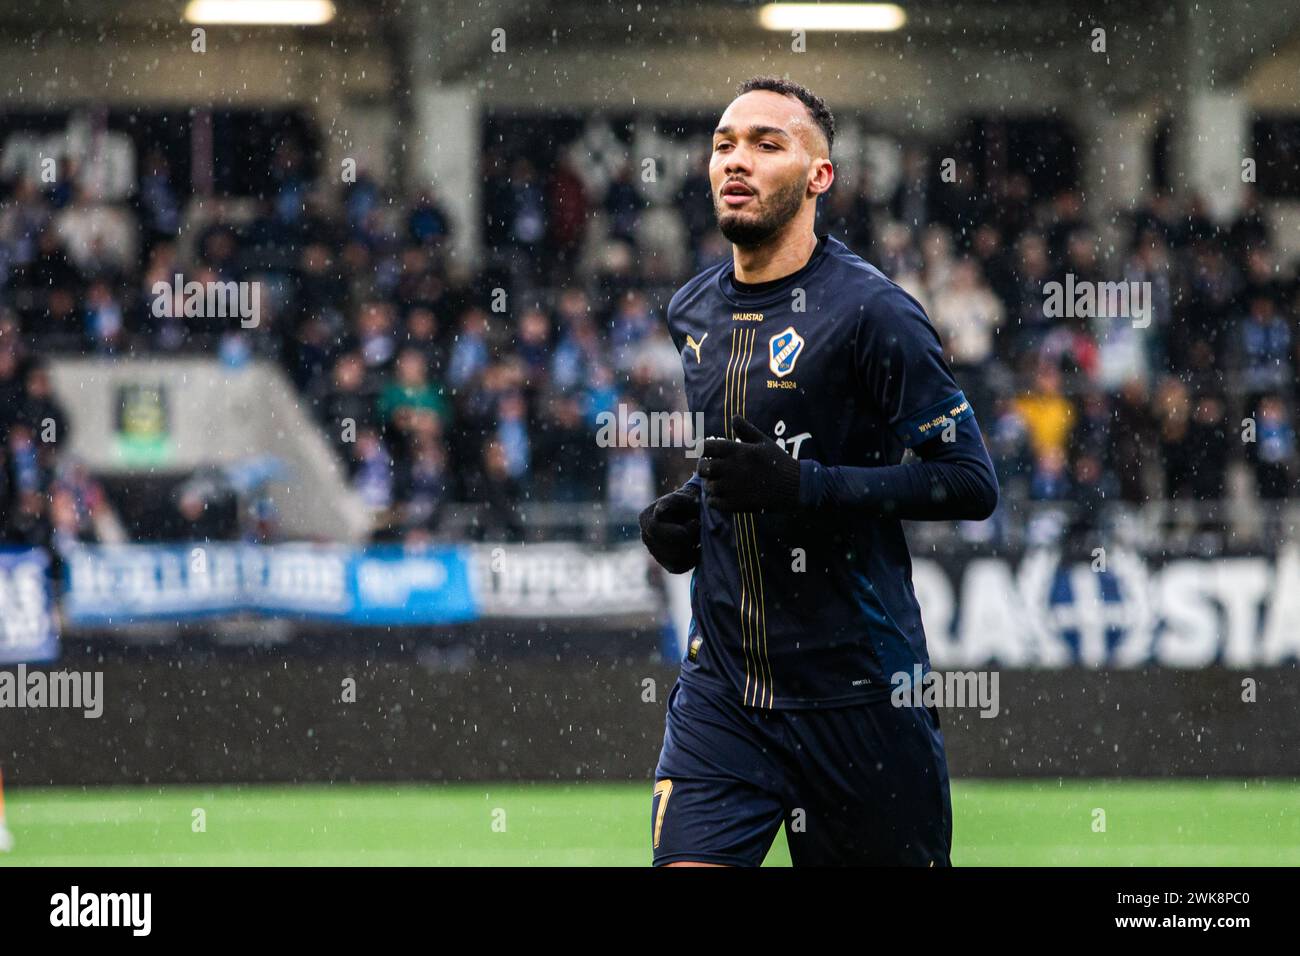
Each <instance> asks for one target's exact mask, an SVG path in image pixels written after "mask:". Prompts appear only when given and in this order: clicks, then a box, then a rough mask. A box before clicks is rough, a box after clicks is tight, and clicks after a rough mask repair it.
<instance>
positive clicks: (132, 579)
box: [64, 543, 478, 626]
mask: <svg viewBox="0 0 1300 956" xmlns="http://www.w3.org/2000/svg"><path fill="white" fill-rule="evenodd" d="M65 559H66V565H67V571H66V576H65V588H64V612H65V613H66V615H67V618H68V621H69V622H70V623H72V624H76V625H83V626H85V625H93V626H111V625H116V624H129V623H134V622H140V621H159V620H178V621H179V620H187V619H197V618H203V617H213V616H225V615H231V614H239V613H250V612H251V613H260V614H265V615H268V616H275V617H304V618H314V619H323V620H336V621H344V622H353V623H357V624H450V623H455V622H458V621H469V620H474V619H475V618H477V617H478V607H477V603H476V602H475V600H474V595H473V593H472V592H471V590H470V586H469V572H468V568H467V566H466V561H465V557H464V555H463V554H462V552H461V551H460V550H459V549H457V548H429V549H420V550H416V551H411V550H404V549H402V548H398V547H394V548H371V549H368V550H364V551H358V550H353V549H350V548H344V547H335V546H331V545H310V544H284V545H270V546H261V545H250V544H227V543H207V544H196V545H185V546H152V545H119V546H108V547H79V548H75V549H72V550H70V551H69V552H68V553H67V554H66V555H65Z"/></svg>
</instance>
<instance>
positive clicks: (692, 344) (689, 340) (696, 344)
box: [686, 332, 709, 365]
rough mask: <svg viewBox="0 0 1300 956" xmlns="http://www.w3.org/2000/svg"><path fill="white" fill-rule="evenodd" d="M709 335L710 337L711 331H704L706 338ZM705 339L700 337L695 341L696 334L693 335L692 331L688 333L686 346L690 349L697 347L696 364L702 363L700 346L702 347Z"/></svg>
mask: <svg viewBox="0 0 1300 956" xmlns="http://www.w3.org/2000/svg"><path fill="white" fill-rule="evenodd" d="M708 337H709V333H708V332H705V333H704V339H707V338H708ZM704 339H700V340H699V341H698V342H697V341H695V336H693V335H691V333H689V332H687V333H686V347H687V348H688V349H695V364H696V365H699V364H700V347H701V346H702V345H704Z"/></svg>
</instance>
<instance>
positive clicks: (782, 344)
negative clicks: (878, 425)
mask: <svg viewBox="0 0 1300 956" xmlns="http://www.w3.org/2000/svg"><path fill="white" fill-rule="evenodd" d="M803 345H804V340H803V336H802V335H800V334H799V333H798V332H796V331H795V330H794V326H793V325H791V326H787V327H786V329H785V331H783V332H778V333H776V335H774V336H772V337H771V338H770V339H768V340H767V365H768V368H770V369H771V370H772V374H773V375H775V376H777V377H778V378H785V377H786V376H787V375H789V374H790V373H791V372H793V371H794V363H795V362H797V361H799V355H800V353H802V352H803Z"/></svg>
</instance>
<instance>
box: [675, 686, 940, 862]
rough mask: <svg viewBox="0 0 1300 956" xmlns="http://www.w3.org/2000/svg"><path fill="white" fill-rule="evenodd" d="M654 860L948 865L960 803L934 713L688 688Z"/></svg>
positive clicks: (681, 691) (680, 707) (678, 692)
mask: <svg viewBox="0 0 1300 956" xmlns="http://www.w3.org/2000/svg"><path fill="white" fill-rule="evenodd" d="M650 825H651V842H652V844H653V847H654V864H655V866H662V865H663V864H665V863H674V862H677V861H681V860H694V861H697V862H701V863H723V864H728V865H731V866H758V865H759V864H761V863H762V862H763V858H764V857H765V856H767V852H768V850H769V849H770V848H771V846H772V841H773V840H774V839H775V838H776V833H777V830H778V828H780V827H781V826H782V825H784V826H785V832H786V840H787V842H788V843H789V846H790V858H791V861H792V862H793V863H794V865H795V866H948V865H950V860H949V851H950V848H951V846H952V804H951V801H950V799H949V795H948V763H947V760H946V758H945V757H944V749H943V734H942V733H941V732H940V730H939V719H938V714H937V713H936V712H935V711H934V709H933V708H922V707H896V706H894V705H893V704H892V703H891V702H890V701H889V699H888V698H886V699H885V700H882V701H880V702H878V703H872V704H855V705H851V706H846V707H828V708H822V709H815V710H759V709H755V708H752V707H746V706H744V705H743V704H741V703H740V702H739V701H735V700H731V699H728V698H725V697H722V696H720V695H716V694H715V693H713V692H711V691H708V690H705V689H703V688H700V687H698V686H697V685H692V684H686V683H684V682H683V681H680V680H679V681H678V682H677V684H676V685H675V686H674V687H673V689H672V692H671V693H670V694H669V695H668V714H667V718H666V720H665V728H664V745H663V750H662V751H661V752H660V754H659V766H658V767H657V768H656V770H655V788H654V797H653V801H652V806H651V816H650Z"/></svg>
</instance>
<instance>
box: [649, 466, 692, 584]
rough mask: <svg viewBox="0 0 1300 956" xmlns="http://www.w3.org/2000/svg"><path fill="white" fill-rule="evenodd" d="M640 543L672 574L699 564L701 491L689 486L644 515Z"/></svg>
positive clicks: (680, 572) (652, 505)
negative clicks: (643, 543) (642, 542)
mask: <svg viewBox="0 0 1300 956" xmlns="http://www.w3.org/2000/svg"><path fill="white" fill-rule="evenodd" d="M641 540H642V541H644V542H645V546H646V548H647V549H648V550H649V552H650V554H651V555H652V556H653V557H654V559H655V560H656V561H658V562H659V564H660V565H661V566H662V567H663V569H664V570H665V571H668V572H669V573H670V574H684V573H685V572H687V571H689V570H691V568H693V567H695V566H696V565H697V564H699V563H700V488H699V485H694V484H686V485H683V486H682V487H681V488H679V489H677V490H676V491H673V492H669V493H668V494H666V495H664V496H663V497H662V498H659V499H658V500H656V501H654V502H652V503H651V504H649V505H647V506H646V508H645V510H644V511H642V512H641Z"/></svg>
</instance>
